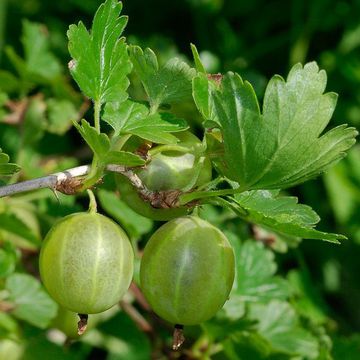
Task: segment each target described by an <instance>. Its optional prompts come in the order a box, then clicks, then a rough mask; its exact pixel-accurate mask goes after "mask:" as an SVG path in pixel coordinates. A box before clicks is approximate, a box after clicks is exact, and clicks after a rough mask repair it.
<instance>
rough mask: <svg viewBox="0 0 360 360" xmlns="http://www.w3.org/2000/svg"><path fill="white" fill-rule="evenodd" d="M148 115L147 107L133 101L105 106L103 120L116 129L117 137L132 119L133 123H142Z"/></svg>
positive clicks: (111, 103)
mask: <svg viewBox="0 0 360 360" xmlns="http://www.w3.org/2000/svg"><path fill="white" fill-rule="evenodd" d="M148 114H149V108H148V107H147V106H145V105H144V104H141V103H138V102H135V101H132V100H126V101H124V102H110V103H107V104H106V105H105V108H104V115H103V120H104V121H106V122H107V123H108V124H109V125H110V126H111V127H112V128H113V129H114V131H115V132H114V136H117V135H119V134H120V132H121V130H122V129H123V128H124V126H125V124H126V123H127V122H128V121H129V120H130V119H132V121H133V122H136V121H141V120H142V119H144V118H145V117H146V116H147V115H148Z"/></svg>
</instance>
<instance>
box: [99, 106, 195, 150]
mask: <svg viewBox="0 0 360 360" xmlns="http://www.w3.org/2000/svg"><path fill="white" fill-rule="evenodd" d="M103 118H104V120H105V121H106V122H107V123H108V124H109V125H111V126H112V128H113V129H114V130H115V134H114V135H119V134H132V135H136V136H139V137H141V138H143V139H146V140H149V141H152V142H154V143H156V144H171V143H176V142H177V138H176V137H175V136H173V135H171V134H170V132H177V131H183V130H186V129H187V128H188V126H187V123H186V121H185V120H183V119H178V118H176V117H175V116H173V115H172V114H170V113H154V114H149V109H148V108H147V107H146V106H145V105H144V104H141V103H137V102H135V101H132V100H127V101H125V102H123V103H108V104H106V106H105V111H104V116H103Z"/></svg>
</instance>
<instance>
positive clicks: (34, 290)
mask: <svg viewBox="0 0 360 360" xmlns="http://www.w3.org/2000/svg"><path fill="white" fill-rule="evenodd" d="M5 288H6V290H8V291H9V294H10V295H9V299H8V300H9V301H11V302H13V303H14V305H15V309H14V310H13V311H12V314H13V315H14V316H16V317H17V318H18V319H21V320H25V321H27V322H29V323H30V324H32V325H34V326H37V327H40V328H42V329H44V328H46V327H47V326H48V325H49V323H50V321H51V320H52V319H53V318H54V317H55V316H56V313H57V305H56V303H55V302H54V301H53V300H52V299H51V298H50V296H49V295H48V294H47V293H46V292H45V291H44V290H43V289H42V287H41V285H40V282H39V281H38V280H36V279H35V278H34V277H32V276H30V275H27V274H17V273H15V274H12V275H10V276H9V277H8V278H7V280H6V284H5Z"/></svg>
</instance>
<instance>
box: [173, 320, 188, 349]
mask: <svg viewBox="0 0 360 360" xmlns="http://www.w3.org/2000/svg"><path fill="white" fill-rule="evenodd" d="M184 341H185V336H184V326H183V325H180V324H176V325H175V327H174V334H173V345H172V348H173V350H175V351H177V350H179V349H180V347H181V345H182V344H183V343H184Z"/></svg>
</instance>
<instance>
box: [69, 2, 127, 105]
mask: <svg viewBox="0 0 360 360" xmlns="http://www.w3.org/2000/svg"><path fill="white" fill-rule="evenodd" d="M121 10H122V3H121V2H118V1H117V0H107V1H106V2H105V3H103V4H102V5H100V7H99V9H98V10H97V12H96V14H95V17H94V20H93V24H92V29H91V32H90V33H89V32H88V31H87V29H86V27H85V26H84V24H83V23H82V22H79V23H78V25H71V26H70V27H69V30H68V32H67V35H68V38H69V52H70V54H71V56H72V58H73V61H72V62H71V63H70V66H69V67H70V72H71V75H72V76H73V78H74V79H75V81H76V82H77V83H78V85H79V87H80V89H81V90H82V92H83V93H84V94H85V95H86V96H88V97H89V98H91V99H93V100H94V101H98V102H100V103H101V104H103V103H105V102H108V101H123V100H125V99H126V98H127V96H128V95H127V92H126V89H127V87H128V86H129V81H128V79H127V75H128V74H129V73H130V71H131V63H130V61H129V57H128V54H127V49H126V47H127V45H126V43H125V41H124V39H123V38H120V36H121V34H122V32H123V30H124V28H125V26H126V23H127V17H126V16H121V17H118V14H119V13H120V12H121Z"/></svg>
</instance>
